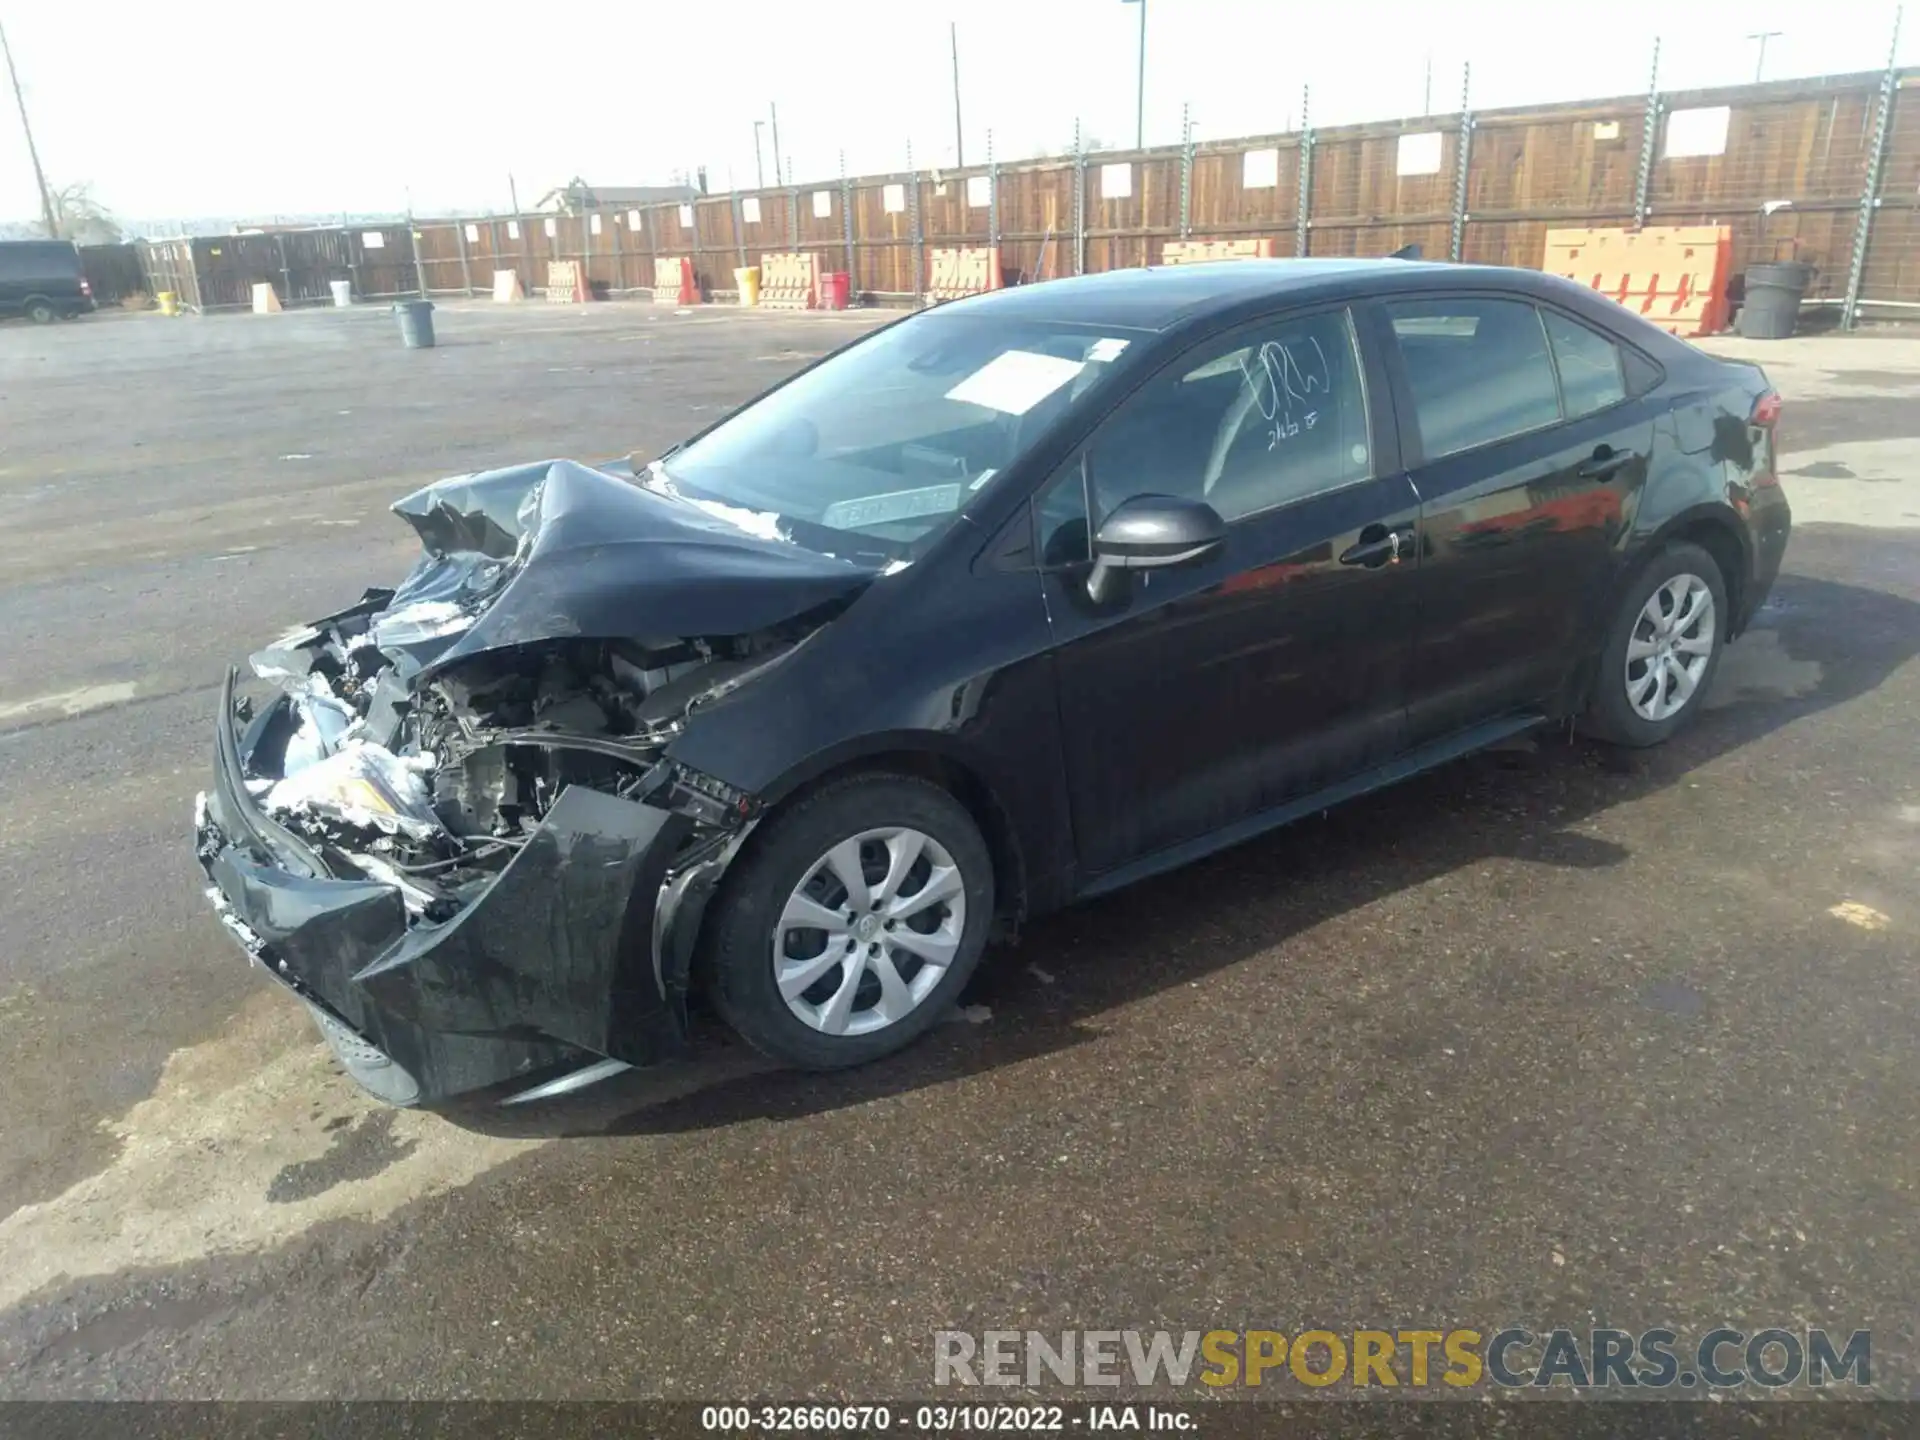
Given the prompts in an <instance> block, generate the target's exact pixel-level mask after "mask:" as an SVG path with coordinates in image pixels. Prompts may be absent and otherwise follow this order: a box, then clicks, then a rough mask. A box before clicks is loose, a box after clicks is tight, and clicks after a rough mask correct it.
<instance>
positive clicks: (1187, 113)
mask: <svg viewBox="0 0 1920 1440" xmlns="http://www.w3.org/2000/svg"><path fill="white" fill-rule="evenodd" d="M1192 219H1193V112H1192V110H1191V109H1190V108H1189V106H1188V105H1187V102H1186V101H1184V100H1183V101H1181V102H1180V238H1181V239H1182V240H1184V239H1186V238H1187V236H1188V235H1189V234H1191V233H1192V231H1193V226H1192V223H1191V222H1192Z"/></svg>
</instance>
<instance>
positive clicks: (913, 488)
mask: <svg viewBox="0 0 1920 1440" xmlns="http://www.w3.org/2000/svg"><path fill="white" fill-rule="evenodd" d="M1127 344H1128V341H1127V339H1126V338H1124V337H1123V336H1117V335H1106V334H1102V333H1100V331H1099V330H1097V329H1089V328H1086V327H1077V326H1071V325H1065V324H1058V323H1046V322H1024V323H1022V322H1010V321H1005V320H995V319H992V318H989V317H984V316H983V317H979V318H973V317H969V316H966V315H951V314H941V313H939V312H937V311H936V312H930V313H928V314H926V315H921V316H915V317H914V318H913V319H910V320H905V321H902V322H901V323H899V324H897V325H893V326H890V327H889V328H887V329H885V330H882V331H880V332H878V333H877V334H875V335H873V336H872V337H870V338H869V339H866V340H864V341H862V342H860V343H859V344H857V345H855V346H853V347H851V348H850V349H848V350H845V351H843V352H842V353H840V354H838V355H834V356H832V357H830V358H829V359H827V360H825V361H823V362H822V363H821V364H819V365H817V366H815V367H814V368H813V369H812V370H809V371H807V372H806V373H805V374H803V375H801V376H800V377H799V378H797V379H795V380H794V381H792V382H791V383H790V384H787V385H784V386H782V387H781V388H780V389H778V390H776V391H774V392H773V394H771V395H769V396H767V397H766V398H765V399H763V400H760V401H758V402H756V403H754V404H753V405H750V406H748V407H747V408H746V409H745V410H742V411H741V412H740V413H739V414H738V415H735V416H732V417H731V418H729V419H727V420H724V421H722V422H721V423H720V424H719V425H718V426H716V427H715V428H714V429H713V430H711V431H710V432H708V433H707V434H706V435H704V436H702V437H701V438H700V439H698V440H696V441H694V442H693V443H692V444H691V445H688V446H687V447H686V448H684V449H681V450H676V451H672V452H670V453H669V454H668V456H667V457H666V460H665V461H664V463H662V462H655V463H654V464H653V465H652V466H650V467H649V468H648V471H647V474H646V475H645V476H643V477H642V478H643V483H646V484H648V485H649V486H651V487H653V488H656V489H660V490H664V491H666V492H668V493H670V494H674V495H677V496H679V497H680V498H682V499H685V500H688V501H691V502H692V503H694V504H696V505H699V506H701V508H703V509H705V510H708V511H709V512H710V513H713V514H716V515H719V516H721V517H723V518H725V519H728V520H731V521H733V522H734V523H735V524H737V525H740V526H741V527H742V528H744V529H747V530H751V531H753V532H754V533H756V534H760V535H764V536H767V537H768V538H779V539H785V540H791V541H794V542H795V543H798V544H802V545H806V546H808V547H809V548H811V549H815V550H823V551H826V552H827V553H829V554H837V555H843V556H846V557H847V558H849V559H853V558H858V557H868V558H874V559H878V560H881V561H883V562H884V561H901V560H912V559H913V558H914V557H915V556H916V555H918V554H920V553H921V552H922V551H924V549H925V548H926V546H927V545H928V544H930V543H931V541H932V540H933V538H934V537H935V536H936V535H937V534H939V532H941V531H942V530H944V529H945V528H946V527H947V526H948V525H949V524H951V523H952V521H953V517H954V516H955V515H957V514H958V513H959V511H960V509H961V508H962V507H963V506H964V505H965V504H966V503H967V500H968V499H969V498H970V497H971V496H972V495H973V494H974V493H975V492H976V491H979V490H980V489H982V488H983V487H985V486H986V485H987V483H988V482H989V481H991V480H992V479H993V477H994V476H996V475H998V474H1000V473H1001V472H1002V471H1004V470H1005V469H1006V468H1007V467H1008V466H1009V465H1011V464H1012V463H1013V462H1014V460H1015V459H1017V458H1018V457H1019V456H1020V455H1021V454H1022V453H1024V452H1025V451H1026V450H1027V449H1029V448H1030V447H1031V446H1032V445H1033V443H1034V442H1035V441H1036V440H1037V439H1038V438H1039V437H1040V436H1041V435H1042V434H1043V433H1045V431H1047V430H1048V429H1049V428H1051V427H1052V426H1053V425H1054V424H1055V423H1056V422H1057V421H1059V419H1060V418H1061V417H1062V416H1063V415H1064V414H1066V413H1067V412H1068V410H1070V409H1071V408H1072V407H1073V406H1074V405H1075V404H1076V403H1077V402H1078V401H1079V400H1080V399H1081V398H1082V397H1084V396H1085V395H1087V394H1088V393H1089V392H1090V391H1091V390H1092V389H1094V387H1096V386H1097V385H1099V384H1100V382H1101V380H1102V379H1103V378H1104V377H1105V376H1106V375H1107V373H1108V372H1109V371H1111V370H1112V368H1113V366H1114V362H1116V361H1117V360H1118V359H1119V358H1120V356H1121V355H1122V354H1123V353H1124V352H1125V350H1126V348H1127Z"/></svg>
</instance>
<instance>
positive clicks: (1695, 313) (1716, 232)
mask: <svg viewBox="0 0 1920 1440" xmlns="http://www.w3.org/2000/svg"><path fill="white" fill-rule="evenodd" d="M1540 268H1541V269H1542V270H1544V271H1546V272H1547V273H1548V274H1549V275H1559V276H1562V277H1564V278H1565V279H1568V280H1573V281H1577V282H1578V283H1579V284H1582V285H1585V286H1586V287H1587V288H1588V289H1590V290H1597V291H1598V292H1599V293H1600V294H1602V295H1605V296H1607V297H1608V298H1609V299H1612V300H1617V301H1618V302H1619V303H1620V304H1622V305H1624V306H1626V307H1627V309H1629V310H1632V311H1633V312H1634V313H1635V314H1638V315H1643V316H1645V317H1646V318H1647V319H1648V320H1650V321H1652V322H1653V323H1654V324H1655V325H1658V326H1659V327H1660V328H1661V329H1662V330H1665V331H1666V332H1667V333H1668V334H1669V335H1682V336H1690V335H1712V334H1714V333H1715V332H1716V331H1720V330H1724V329H1726V328H1727V281H1728V280H1729V279H1730V278H1731V275H1732V271H1733V230H1732V227H1730V226H1726V225H1649V226H1648V227H1647V228H1645V229H1644V230H1549V231H1548V232H1547V241H1546V254H1545V255H1544V256H1543V257H1542V259H1541V263H1540Z"/></svg>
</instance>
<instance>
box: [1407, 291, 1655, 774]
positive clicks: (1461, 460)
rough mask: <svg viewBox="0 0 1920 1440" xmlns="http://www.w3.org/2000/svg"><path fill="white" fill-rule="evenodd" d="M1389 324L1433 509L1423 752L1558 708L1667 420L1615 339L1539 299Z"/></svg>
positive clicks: (1459, 306) (1488, 301) (1456, 308)
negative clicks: (1434, 743) (1636, 384)
mask: <svg viewBox="0 0 1920 1440" xmlns="http://www.w3.org/2000/svg"><path fill="white" fill-rule="evenodd" d="M1380 313H1381V315H1382V317H1383V320H1384V322H1385V323H1384V325H1383V327H1382V328H1383V332H1384V333H1383V336H1382V338H1383V340H1386V341H1388V342H1389V343H1390V344H1391V346H1392V348H1393V350H1394V355H1393V358H1392V363H1391V364H1390V369H1391V370H1392V371H1393V374H1394V379H1395V384H1396V390H1397V393H1398V395H1399V396H1400V405H1399V412H1400V415H1401V417H1402V425H1403V428H1402V441H1403V444H1404V445H1405V447H1406V449H1407V452H1408V454H1409V456H1410V458H1411V459H1412V462H1413V463H1412V466H1411V470H1410V473H1411V475H1412V479H1413V484H1414V488H1415V489H1416V490H1417V491H1418V492H1419V495H1420V530H1421V539H1420V546H1421V564H1420V571H1419V576H1418V582H1417V586H1418V600H1417V609H1418V614H1419V617H1420V618H1419V629H1418V635H1417V638H1416V640H1415V643H1414V650H1413V657H1412V661H1411V665H1410V673H1409V677H1408V681H1407V740H1408V743H1409V744H1411V745H1419V744H1422V743H1425V742H1427V741H1430V740H1436V739H1439V738H1441V737H1443V736H1446V735H1449V734H1452V733H1454V732H1456V731H1459V730H1462V729H1465V728H1467V727H1470V726H1472V725H1474V724H1477V723H1479V722H1481V721H1485V720H1489V719H1493V718H1495V717H1497V716H1501V715H1504V714H1508V713H1512V712H1516V711H1524V710H1527V709H1531V708H1551V707H1552V706H1553V704H1554V703H1555V699H1556V696H1557V695H1558V693H1559V692H1560V690H1561V688H1562V687H1563V686H1564V685H1565V684H1566V682H1567V680H1568V678H1569V676H1570V674H1571V671H1572V667H1573V666H1574V664H1575V663H1576V661H1577V659H1578V652H1579V650H1580V640H1581V637H1582V635H1583V634H1584V633H1585V630H1584V626H1583V621H1584V619H1585V618H1586V617H1587V616H1588V615H1589V612H1590V611H1591V609H1592V607H1593V606H1594V605H1596V604H1598V603H1600V599H1601V595H1602V593H1603V588H1604V583H1605V581H1606V578H1607V577H1608V575H1609V574H1610V573H1611V568H1612V556H1613V554H1614V553H1615V547H1616V545H1617V542H1618V541H1619V539H1620V536H1621V533H1622V528H1623V526H1624V525H1625V523H1626V522H1627V520H1628V519H1629V518H1630V517H1631V515H1632V513H1633V506H1634V503H1635V501H1636V499H1637V496H1638V492H1639V490H1640V487H1641V486H1642V485H1643V484H1644V482H1645V479H1646V470H1647V457H1648V454H1649V452H1650V450H1651V447H1652V444H1653V416H1652V412H1651V409H1650V407H1649V406H1648V405H1646V404H1644V403H1642V402H1640V401H1638V400H1637V399H1635V398H1633V397H1632V396H1631V395H1630V393H1629V383H1628V375H1627V367H1626V365H1625V360H1624V357H1623V354H1622V348H1621V347H1620V346H1619V345H1618V344H1616V343H1615V341H1614V340H1613V339H1612V338H1610V337H1609V336H1607V335H1605V334H1603V333H1602V332H1600V331H1599V330H1597V329H1595V328H1594V327H1592V326H1591V325H1588V324H1586V323H1584V322H1582V321H1580V320H1577V319H1575V318H1573V317H1572V316H1570V315H1567V314H1564V313H1562V312H1560V311H1558V310H1556V309H1553V308H1550V307H1541V306H1537V305H1535V304H1534V303H1532V301H1530V300H1529V299H1527V298H1525V297H1520V296H1496V295H1487V294H1461V295H1432V296H1421V297H1418V298H1408V299H1395V300H1386V301H1383V302H1382V303H1381V306H1380ZM1643 364H1644V362H1643ZM1638 373H1639V372H1638V371H1636V376H1637V375H1638ZM1642 388H1644V386H1643V387H1642Z"/></svg>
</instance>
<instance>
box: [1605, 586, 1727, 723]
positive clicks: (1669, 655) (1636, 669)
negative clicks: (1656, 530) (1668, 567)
mask: <svg viewBox="0 0 1920 1440" xmlns="http://www.w3.org/2000/svg"><path fill="white" fill-rule="evenodd" d="M1716 634H1717V630H1716V627H1715V617H1714V610H1713V591H1712V590H1710V589H1709V588H1708V587H1707V582H1706V581H1704V580H1702V579H1701V578H1700V577H1699V576H1698V575H1692V574H1681V575H1675V576H1674V577H1673V578H1672V579H1671V580H1668V581H1666V582H1665V583H1664V584H1662V585H1661V586H1659V588H1657V589H1656V590H1655V591H1654V592H1653V594H1651V595H1649V596H1648V597H1647V603H1646V604H1645V605H1643V606H1642V607H1641V609H1640V614H1639V617H1638V618H1637V619H1636V620H1635V621H1634V623H1633V634H1632V635H1631V636H1630V637H1629V638H1628V640H1627V665H1626V684H1627V703H1628V704H1630V705H1632V706H1633V711H1634V714H1636V715H1638V716H1639V717H1640V718H1641V719H1643V720H1652V721H1656V722H1657V721H1661V720H1668V719H1671V718H1672V717H1673V716H1675V715H1677V714H1679V713H1680V712H1681V711H1682V710H1684V709H1685V708H1686V707H1687V705H1688V703H1689V702H1690V701H1691V700H1692V699H1693V694H1694V691H1695V690H1697V689H1698V688H1699V686H1700V680H1701V677H1702V676H1704V675H1705V674H1706V671H1707V663H1708V661H1710V660H1711V659H1712V658H1713V646H1714V641H1715V636H1716Z"/></svg>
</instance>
